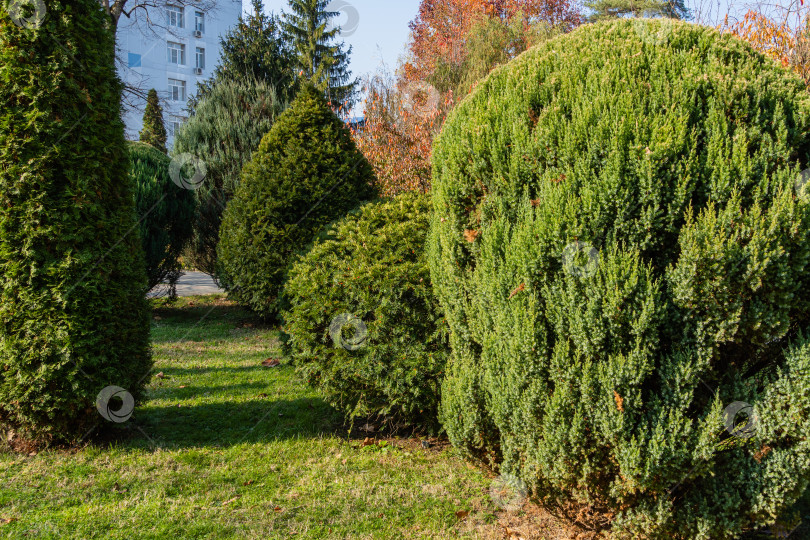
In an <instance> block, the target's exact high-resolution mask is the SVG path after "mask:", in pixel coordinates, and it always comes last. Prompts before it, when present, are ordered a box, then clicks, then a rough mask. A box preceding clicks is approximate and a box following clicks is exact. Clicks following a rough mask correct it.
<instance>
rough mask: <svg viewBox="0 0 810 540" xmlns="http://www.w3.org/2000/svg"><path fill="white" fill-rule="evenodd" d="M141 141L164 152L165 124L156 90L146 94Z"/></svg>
mask: <svg viewBox="0 0 810 540" xmlns="http://www.w3.org/2000/svg"><path fill="white" fill-rule="evenodd" d="M139 136H140V140H141V142H144V143H147V144H151V145H152V146H154V147H155V148H157V149H158V150H160V151H161V152H163V153H164V154H165V153H166V126H164V125H163V108H162V107H161V106H160V102H159V101H158V95H157V91H155V89H154V88H152V89H151V90H149V94H148V95H147V96H146V110H145V111H144V112H143V129H142V130H141V132H140V134H139Z"/></svg>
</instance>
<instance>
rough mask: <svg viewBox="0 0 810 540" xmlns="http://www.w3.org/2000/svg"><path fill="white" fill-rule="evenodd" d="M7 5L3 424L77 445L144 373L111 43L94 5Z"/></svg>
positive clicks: (2, 115) (142, 302)
mask: <svg viewBox="0 0 810 540" xmlns="http://www.w3.org/2000/svg"><path fill="white" fill-rule="evenodd" d="M7 5H9V4H8V3H6V2H3V3H0V103H2V106H0V201H1V202H0V430H2V431H3V432H4V434H5V433H8V432H14V433H15V434H16V435H18V436H20V437H21V438H23V439H29V440H33V441H34V442H36V443H48V442H50V441H58V440H62V441H74V440H80V439H81V438H82V437H85V436H87V435H88V433H89V430H90V429H91V428H93V427H96V426H97V425H99V424H100V423H101V424H104V423H106V422H107V421H106V420H104V419H102V417H101V416H100V415H99V412H98V411H97V409H96V405H97V403H96V400H97V397H98V396H99V394H100V392H101V391H102V390H103V389H104V388H105V387H108V386H113V385H114V386H118V387H121V388H123V389H124V390H126V391H128V392H129V393H130V394H131V395H132V397H133V398H134V400H135V401H136V402H137V401H138V400H139V399H140V398H141V397H142V396H143V393H144V386H145V384H146V383H147V382H148V380H149V372H150V369H151V366H152V360H151V354H150V346H149V324H150V322H149V305H148V303H147V301H146V298H145V292H146V274H145V271H144V262H143V260H144V258H143V251H142V248H141V243H140V240H139V238H138V234H137V227H136V219H135V198H134V196H133V186H132V183H131V181H130V178H129V176H128V175H127V166H128V156H127V148H126V144H125V140H124V125H123V123H122V122H121V119H120V110H121V109H120V107H121V101H120V100H121V88H122V86H121V82H120V80H119V79H118V77H117V75H116V72H115V38H114V36H113V32H112V29H111V28H110V26H111V24H110V20H109V17H107V16H106V15H105V14H104V12H103V11H102V8H101V6H100V4H99V3H98V2H97V1H96V0H76V1H73V2H57V1H54V0H44V1H43V2H36V3H24V2H23V3H14V2H12V3H11V4H10V6H11V7H12V8H13V9H12V10H10V11H12V13H9V11H7ZM102 397H103V396H102ZM127 403H128V401H127Z"/></svg>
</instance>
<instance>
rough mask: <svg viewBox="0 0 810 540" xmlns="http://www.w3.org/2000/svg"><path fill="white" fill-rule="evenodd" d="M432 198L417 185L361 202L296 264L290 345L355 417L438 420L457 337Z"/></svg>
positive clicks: (306, 370) (305, 369)
mask: <svg viewBox="0 0 810 540" xmlns="http://www.w3.org/2000/svg"><path fill="white" fill-rule="evenodd" d="M429 206H430V202H429V198H428V196H426V195H421V194H416V193H406V194H403V195H400V196H398V197H396V198H394V199H391V200H384V201H380V202H374V203H369V204H366V205H363V206H362V207H360V208H359V209H358V210H357V211H355V212H353V213H351V214H350V215H348V216H347V217H346V218H344V219H342V220H340V221H339V222H337V223H336V224H335V225H334V226H333V227H331V228H330V229H329V230H328V232H327V233H326V234H325V235H323V236H322V238H320V239H319V240H318V241H317V242H316V243H315V244H314V246H313V247H312V249H311V250H310V251H309V252H308V253H307V254H306V255H305V256H303V257H302V258H301V259H300V260H299V261H297V262H296V263H295V265H294V266H293V267H292V269H291V270H290V273H289V277H288V281H287V283H286V285H285V289H284V295H285V299H286V300H287V301H288V302H289V305H290V308H289V311H287V312H286V314H285V316H284V320H285V325H284V329H285V332H286V337H285V348H286V352H287V354H288V355H289V356H290V357H291V358H292V359H293V360H294V362H295V364H296V366H297V367H298V370H299V372H301V373H303V375H304V376H305V377H306V378H307V380H308V381H309V382H310V384H312V385H314V386H315V387H317V388H318V389H319V390H320V391H321V392H322V394H323V395H324V396H325V398H326V400H327V401H328V402H329V403H331V404H332V405H334V406H335V407H336V408H338V409H340V410H341V411H342V412H343V413H344V414H345V415H346V416H347V417H348V418H351V419H353V418H355V417H358V416H360V417H369V416H377V417H381V418H385V419H388V420H393V421H394V422H399V421H402V422H407V423H410V424H419V425H422V426H425V427H428V428H434V429H435V428H436V427H437V411H438V402H439V387H440V381H441V373H442V371H443V370H444V365H445V362H446V360H447V354H448V352H449V345H448V342H447V332H446V325H445V323H444V318H443V316H442V314H441V310H440V309H439V307H438V301H437V300H436V299H435V297H434V296H433V291H432V289H431V285H430V276H429V274H428V265H427V256H426V254H425V251H424V244H425V239H426V235H427V231H428V226H429ZM360 321H362V323H360Z"/></svg>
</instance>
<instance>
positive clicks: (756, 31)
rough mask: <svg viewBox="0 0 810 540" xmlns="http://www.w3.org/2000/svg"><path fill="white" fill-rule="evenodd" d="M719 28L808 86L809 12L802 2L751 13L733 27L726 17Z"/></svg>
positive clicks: (809, 69) (809, 73)
mask: <svg viewBox="0 0 810 540" xmlns="http://www.w3.org/2000/svg"><path fill="white" fill-rule="evenodd" d="M721 28H723V29H725V30H728V31H730V32H731V33H732V34H734V35H735V36H737V37H739V38H740V39H742V40H744V41H747V42H748V43H750V44H751V45H752V46H753V47H754V48H755V49H757V50H758V51H760V52H762V53H764V54H766V55H767V56H769V57H771V58H773V59H774V60H776V61H777V62H779V63H781V64H782V65H783V66H784V67H789V68H791V69H793V70H794V71H795V72H796V73H798V74H799V76H800V77H802V78H803V79H804V80H805V82H806V83H807V84H808V85H810V10H809V9H808V8H806V7H804V0H792V1H791V2H790V3H789V4H788V5H787V6H783V7H779V8H777V9H776V10H771V12H769V13H766V12H764V11H763V10H761V9H760V10H753V9H751V10H748V12H747V13H746V14H745V16H744V17H743V18H742V20H740V21H737V22H734V23H731V22H729V19H728V16H727V17H726V20H725V23H724V24H723V25H721Z"/></svg>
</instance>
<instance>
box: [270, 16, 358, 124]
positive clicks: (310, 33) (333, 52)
mask: <svg viewBox="0 0 810 540" xmlns="http://www.w3.org/2000/svg"><path fill="white" fill-rule="evenodd" d="M328 4H329V2H328V0H290V9H292V13H285V14H284V19H285V22H284V25H283V28H284V33H285V35H286V39H287V40H288V41H289V42H290V43H291V44H292V47H293V50H294V54H295V58H296V68H297V69H298V70H299V71H300V73H301V74H302V76H303V77H304V78H305V79H307V80H309V81H310V82H311V83H312V84H314V85H315V86H316V87H317V88H319V89H321V90H323V91H324V92H325V94H326V96H327V98H328V99H329V101H330V102H331V104H332V106H333V107H341V108H343V109H344V110H348V109H350V108H351V107H352V105H354V102H355V99H356V93H357V84H358V80H357V79H352V78H351V72H350V71H349V57H350V56H351V53H352V48H351V47H349V49H348V50H347V51H344V50H343V45H344V44H343V42H339V43H337V42H335V40H336V38H337V36H338V33H339V32H340V30H339V29H338V28H333V29H332V30H327V28H326V27H327V24H328V23H329V21H330V20H331V19H332V18H333V17H337V16H338V15H339V14H338V13H337V12H334V11H326V6H327V5H328Z"/></svg>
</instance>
